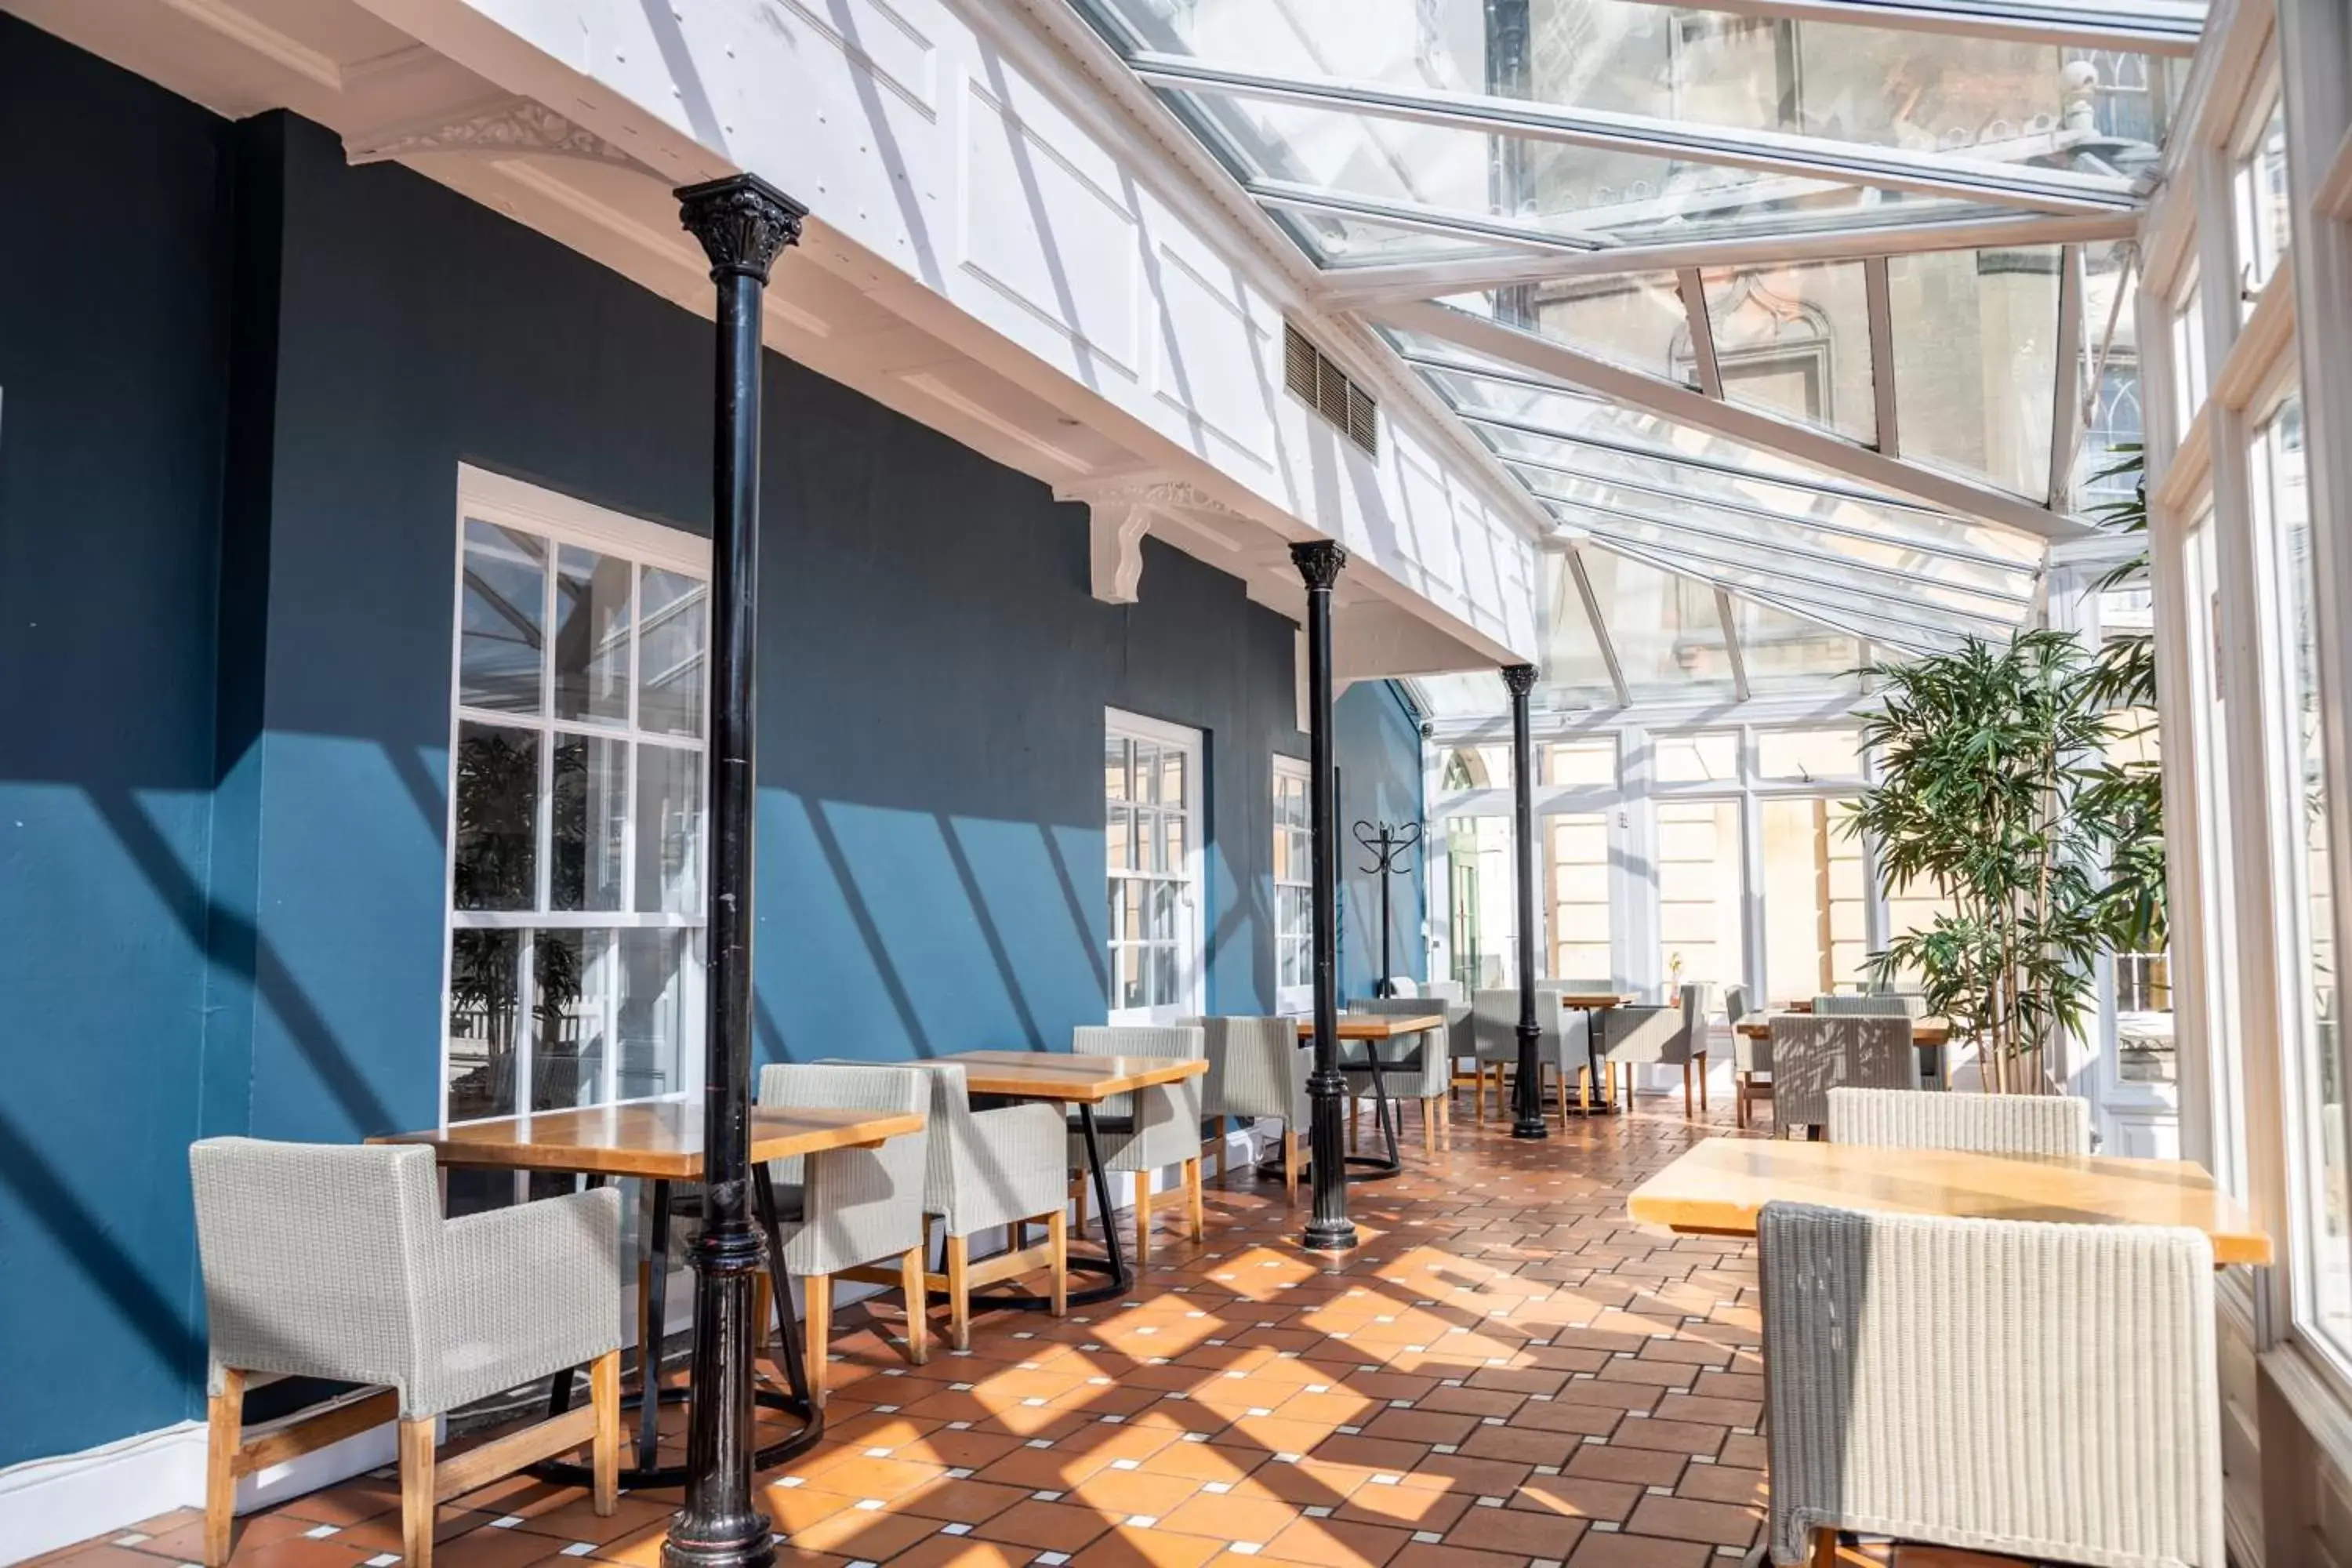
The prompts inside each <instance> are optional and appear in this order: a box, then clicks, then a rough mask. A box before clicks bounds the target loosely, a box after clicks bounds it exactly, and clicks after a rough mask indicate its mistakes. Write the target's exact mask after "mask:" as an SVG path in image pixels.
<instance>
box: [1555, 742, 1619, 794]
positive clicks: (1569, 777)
mask: <svg viewBox="0 0 2352 1568" xmlns="http://www.w3.org/2000/svg"><path fill="white" fill-rule="evenodd" d="M1542 782H1543V783H1545V784H1552V785H1556V786H1560V787H1571V788H1572V787H1576V786H1580V785H1593V784H1604V785H1605V784H1615V783H1616V782H1617V742H1615V741H1613V740H1611V741H1554V742H1552V743H1551V744H1549V745H1548V746H1546V747H1545V748H1544V749H1543V779H1542Z"/></svg>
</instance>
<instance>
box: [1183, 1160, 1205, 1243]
mask: <svg viewBox="0 0 2352 1568" xmlns="http://www.w3.org/2000/svg"><path fill="white" fill-rule="evenodd" d="M1184 1204H1185V1211H1186V1217H1187V1218H1188V1219H1190V1220H1191V1221H1192V1239H1193V1240H1194V1241H1204V1240H1206V1239H1207V1238H1208V1235H1209V1210H1208V1204H1207V1202H1206V1201H1205V1200H1204V1199H1203V1197H1202V1193H1201V1162H1200V1161H1198V1160H1187V1161H1185V1162H1184Z"/></svg>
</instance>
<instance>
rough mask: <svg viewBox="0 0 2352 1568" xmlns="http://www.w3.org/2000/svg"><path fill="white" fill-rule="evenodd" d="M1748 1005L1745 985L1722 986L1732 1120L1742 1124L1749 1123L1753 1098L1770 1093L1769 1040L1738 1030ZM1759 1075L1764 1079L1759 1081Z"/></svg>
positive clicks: (1770, 1054) (1767, 1097) (1763, 1097)
mask: <svg viewBox="0 0 2352 1568" xmlns="http://www.w3.org/2000/svg"><path fill="white" fill-rule="evenodd" d="M1750 1006H1751V1004H1750V1003H1749V1002H1748V987H1747V986H1745V985H1727V986H1725V987H1724V988H1723V1019H1724V1022H1725V1023H1726V1024H1727V1025H1728V1026H1730V1029H1731V1119H1732V1121H1734V1122H1735V1123H1736V1124H1738V1126H1741V1127H1745V1126H1747V1125H1748V1119H1749V1117H1750V1115H1751V1114H1752V1110H1751V1108H1752V1107H1753V1106H1754V1105H1755V1103H1756V1101H1758V1100H1768V1099H1769V1098H1770V1097H1771V1094H1772V1085H1771V1082H1770V1079H1771V1075H1772V1042H1771V1041H1770V1040H1769V1039H1763V1040H1755V1039H1750V1038H1748V1037H1747V1036H1746V1035H1743V1034H1741V1033H1740V1032H1739V1020H1740V1019H1742V1018H1745V1017H1746V1016H1748V1010H1749V1008H1750ZM1759 1078H1761V1079H1764V1081H1763V1082H1760V1083H1759V1081H1758V1079H1759Z"/></svg>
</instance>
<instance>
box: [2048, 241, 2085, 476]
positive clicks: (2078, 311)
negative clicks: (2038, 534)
mask: <svg viewBox="0 0 2352 1568" xmlns="http://www.w3.org/2000/svg"><path fill="white" fill-rule="evenodd" d="M2088 346H2089V345H2088V344H2087V343H2086V342H2084V338H2083V247H2081V246H2079V245H2070V246H2067V247H2064V248H2063V249H2061V250H2060V251H2059V252H2058V384H2057V386H2056V387H2055V388H2054V389H2053V395H2052V400H2051V404H2050V415H2051V426H2050V505H2051V506H2052V508H2053V509H2056V508H2061V507H2063V506H2064V505H2065V504H2066V502H2067V500H2068V498H2069V497H2070V496H2071V495H2072V494H2073V492H2074V432H2075V431H2076V430H2077V429H2078V428H2080V427H2081V424H2082V419H2083V396H2082V388H2083V355H2084V350H2085V349H2087V348H2088Z"/></svg>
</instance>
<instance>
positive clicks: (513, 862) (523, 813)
mask: <svg viewBox="0 0 2352 1568" xmlns="http://www.w3.org/2000/svg"><path fill="white" fill-rule="evenodd" d="M538 850H539V736H538V735H537V734H535V733H534V732H532V731H529V730H509V729H504V728H501V727H500V726H498V725H495V724H477V723H473V722H471V721H468V722H467V723H464V724H461V725H459V726H458V728H457V846H456V854H455V856H454V860H455V873H456V874H455V878H454V884H455V885H454V891H455V893H456V900H457V908H459V909H461V910H528V909H532V908H535V907H536V905H537V900H538V898H539V881H538V876H537V855H538Z"/></svg>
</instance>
